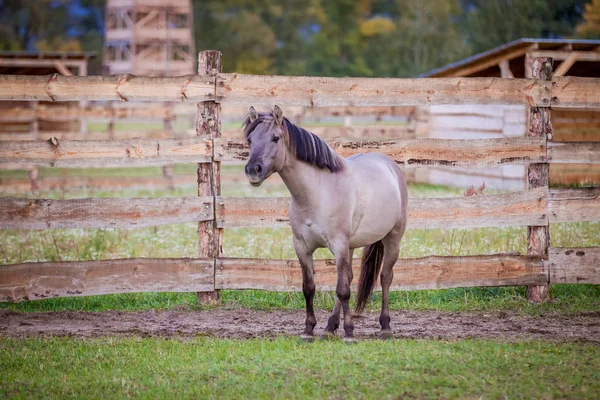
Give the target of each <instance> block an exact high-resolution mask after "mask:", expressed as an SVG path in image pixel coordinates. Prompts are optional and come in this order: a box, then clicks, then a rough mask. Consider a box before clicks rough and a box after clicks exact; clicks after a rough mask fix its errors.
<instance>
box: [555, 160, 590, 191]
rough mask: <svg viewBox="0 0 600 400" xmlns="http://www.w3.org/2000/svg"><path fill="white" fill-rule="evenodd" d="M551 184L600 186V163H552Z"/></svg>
mask: <svg viewBox="0 0 600 400" xmlns="http://www.w3.org/2000/svg"><path fill="white" fill-rule="evenodd" d="M549 179H550V185H569V186H573V185H584V186H600V164H550V176H549Z"/></svg>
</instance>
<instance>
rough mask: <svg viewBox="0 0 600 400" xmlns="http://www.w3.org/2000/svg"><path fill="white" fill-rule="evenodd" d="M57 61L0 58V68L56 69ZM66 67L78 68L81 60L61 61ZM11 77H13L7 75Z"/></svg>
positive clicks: (48, 59) (49, 59)
mask: <svg viewBox="0 0 600 400" xmlns="http://www.w3.org/2000/svg"><path fill="white" fill-rule="evenodd" d="M56 62H57V60H56V59H51V58H46V59H40V58H2V57H0V67H29V68H40V67H44V68H47V67H55V63H56ZM60 63H62V64H63V65H64V66H65V67H78V66H79V63H80V60H69V59H61V60H60ZM6 76H11V75H6ZM34 76H35V75H34Z"/></svg>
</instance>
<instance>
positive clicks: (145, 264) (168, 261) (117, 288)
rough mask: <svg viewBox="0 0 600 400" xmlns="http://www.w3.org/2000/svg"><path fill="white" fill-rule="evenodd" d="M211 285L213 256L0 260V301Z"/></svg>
mask: <svg viewBox="0 0 600 400" xmlns="http://www.w3.org/2000/svg"><path fill="white" fill-rule="evenodd" d="M213 287H214V274H213V260H212V259H186V258H179V259H173V258H158V259H154V258H131V259H123V260H102V261H69V262H39V263H26V264H14V265H2V266H0V301H11V302H16V301H21V300H37V299H45V298H49V297H52V298H54V297H70V296H91V295H99V294H111V293H131V292H193V291H199V290H212V289H213Z"/></svg>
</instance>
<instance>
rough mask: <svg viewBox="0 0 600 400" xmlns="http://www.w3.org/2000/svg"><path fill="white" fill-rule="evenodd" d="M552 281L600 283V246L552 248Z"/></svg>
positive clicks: (548, 264) (549, 265)
mask: <svg viewBox="0 0 600 400" xmlns="http://www.w3.org/2000/svg"><path fill="white" fill-rule="evenodd" d="M544 264H546V266H547V268H548V269H549V271H550V283H583V284H592V285H598V284H600V247H563V248H558V247H557V248H550V250H549V254H548V260H547V261H545V262H544Z"/></svg>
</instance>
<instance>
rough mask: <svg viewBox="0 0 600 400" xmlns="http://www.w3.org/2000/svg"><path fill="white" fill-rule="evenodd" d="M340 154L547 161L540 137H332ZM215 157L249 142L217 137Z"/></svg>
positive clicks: (240, 151) (469, 162)
mask: <svg viewBox="0 0 600 400" xmlns="http://www.w3.org/2000/svg"><path fill="white" fill-rule="evenodd" d="M327 143H328V144H329V145H330V146H331V147H332V148H333V149H334V150H335V151H336V152H337V153H338V154H340V155H341V156H343V157H348V156H350V155H352V154H358V153H366V152H370V151H378V152H381V153H383V154H386V155H388V156H390V157H391V158H393V159H394V160H395V161H396V162H397V163H399V164H405V165H412V166H416V165H443V166H456V167H465V166H471V167H490V166H494V165H502V164H529V163H537V162H543V161H545V153H546V149H545V141H542V140H540V139H539V138H501V139H477V140H460V139H452V140H446V139H429V138H426V139H423V138H419V139H389V140H369V141H357V140H346V139H335V140H329V141H327ZM214 148H215V149H214V155H215V159H216V160H219V161H245V160H246V159H247V158H248V156H249V149H248V145H247V143H246V141H245V140H242V139H238V140H235V139H229V138H220V139H215V141H214Z"/></svg>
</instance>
